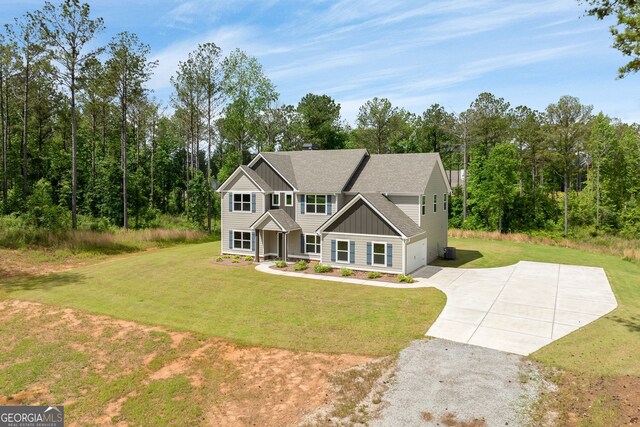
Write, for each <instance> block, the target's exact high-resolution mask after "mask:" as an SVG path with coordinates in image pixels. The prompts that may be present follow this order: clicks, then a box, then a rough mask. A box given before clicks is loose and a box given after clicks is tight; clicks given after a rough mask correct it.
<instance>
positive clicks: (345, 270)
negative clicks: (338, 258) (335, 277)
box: [340, 267, 353, 277]
mask: <svg viewBox="0 0 640 427" xmlns="http://www.w3.org/2000/svg"><path fill="white" fill-rule="evenodd" d="M340 275H341V276H345V277H347V276H352V275H353V270H350V269H348V268H344V267H342V268H341V269H340Z"/></svg>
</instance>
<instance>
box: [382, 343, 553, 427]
mask: <svg viewBox="0 0 640 427" xmlns="http://www.w3.org/2000/svg"><path fill="white" fill-rule="evenodd" d="M541 378H542V377H541V375H540V374H539V372H538V371H537V369H536V368H535V367H534V365H532V364H531V363H529V362H527V361H525V359H524V358H522V357H520V356H517V355H513V354H508V353H503V352H500V351H496V350H490V349H486V348H481V347H475V346H470V345H467V344H461V343H456V342H452V341H446V340H441V339H432V340H419V341H414V342H413V343H412V344H411V345H410V346H409V347H407V348H405V349H404V350H402V351H401V352H400V357H399V359H398V364H397V371H396V374H395V378H394V380H393V381H392V383H391V384H390V386H389V389H388V390H387V392H386V393H385V394H384V396H383V398H382V405H383V409H382V413H381V416H380V417H379V418H378V419H376V420H374V421H373V422H372V425H374V426H397V425H416V426H417V425H424V426H450V427H485V426H505V425H508V426H521V425H526V422H527V419H528V418H527V411H528V407H529V406H530V405H531V404H532V403H533V402H534V401H536V400H537V398H538V395H539V393H540V392H541V390H542V387H543V386H544V382H543V380H542V379H541Z"/></svg>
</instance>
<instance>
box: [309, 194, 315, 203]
mask: <svg viewBox="0 0 640 427" xmlns="http://www.w3.org/2000/svg"><path fill="white" fill-rule="evenodd" d="M315 202H316V196H307V204H309V203H315Z"/></svg>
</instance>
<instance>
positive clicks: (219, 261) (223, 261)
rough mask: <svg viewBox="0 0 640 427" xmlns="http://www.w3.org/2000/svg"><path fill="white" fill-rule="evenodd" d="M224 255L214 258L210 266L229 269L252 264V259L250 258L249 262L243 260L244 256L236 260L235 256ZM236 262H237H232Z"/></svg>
mask: <svg viewBox="0 0 640 427" xmlns="http://www.w3.org/2000/svg"><path fill="white" fill-rule="evenodd" d="M227 256H228V255H224V256H221V257H215V258H213V259H212V260H211V263H212V264H216V265H224V266H229V267H244V266H246V265H251V264H253V257H251V261H247V260H245V256H244V255H241V256H240V257H239V258H236V257H235V255H231V256H228V258H225V257H227ZM234 261H237V262H234Z"/></svg>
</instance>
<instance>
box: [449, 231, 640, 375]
mask: <svg viewBox="0 0 640 427" xmlns="http://www.w3.org/2000/svg"><path fill="white" fill-rule="evenodd" d="M449 244H450V245H451V246H455V247H457V248H458V260H457V261H440V262H439V264H440V265H449V266H460V267H464V268H486V267H499V266H505V265H510V264H514V263H516V262H518V261H540V262H555V263H561V264H575V265H588V266H594V267H602V268H604V269H605V271H606V273H607V276H608V278H609V281H610V283H611V286H612V288H613V291H614V293H615V295H616V298H617V299H618V308H617V309H616V310H614V311H612V312H611V313H609V314H607V315H606V316H604V317H602V318H600V319H598V320H597V321H595V322H593V323H590V324H589V325H587V326H585V327H583V328H580V329H579V330H577V331H575V332H573V333H572V334H570V335H568V336H566V337H564V338H562V339H560V340H558V341H555V342H553V343H552V344H550V345H548V346H546V347H544V348H542V349H540V350H539V351H537V352H535V353H534V354H533V355H532V356H531V357H532V358H533V359H535V360H538V361H540V362H542V363H544V364H546V365H549V366H555V367H559V368H563V369H566V370H569V371H572V372H576V373H584V374H590V375H605V376H622V375H631V376H640V363H639V362H638V360H640V359H639V358H640V265H639V264H637V263H634V262H631V261H625V260H623V259H621V258H618V257H616V256H613V255H604V254H600V253H591V252H587V251H582V250H577V249H567V248H561V247H556V246H542V245H534V244H528V243H519V242H509V241H496V240H481V239H449Z"/></svg>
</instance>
